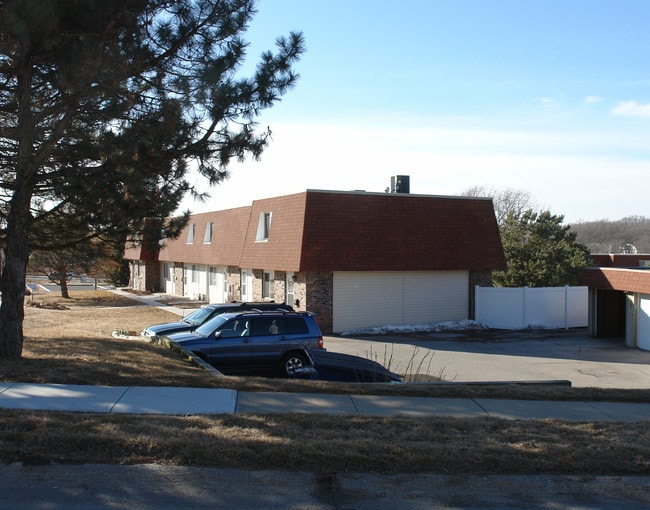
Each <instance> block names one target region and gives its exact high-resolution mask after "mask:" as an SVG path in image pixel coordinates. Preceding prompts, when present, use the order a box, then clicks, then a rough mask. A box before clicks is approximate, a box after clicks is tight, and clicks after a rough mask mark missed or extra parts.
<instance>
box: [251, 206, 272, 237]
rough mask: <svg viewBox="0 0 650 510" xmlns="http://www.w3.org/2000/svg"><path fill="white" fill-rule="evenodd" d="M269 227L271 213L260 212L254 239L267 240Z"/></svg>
mask: <svg viewBox="0 0 650 510" xmlns="http://www.w3.org/2000/svg"><path fill="white" fill-rule="evenodd" d="M270 229H271V213H270V212H261V213H260V218H259V220H258V222H257V236H256V237H255V240H256V241H268V240H269V230H270Z"/></svg>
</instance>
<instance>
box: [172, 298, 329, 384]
mask: <svg viewBox="0 0 650 510" xmlns="http://www.w3.org/2000/svg"><path fill="white" fill-rule="evenodd" d="M167 338H169V339H170V340H172V341H173V342H176V343H177V344H179V345H181V346H183V347H185V348H186V349H188V350H190V351H192V352H193V353H194V354H196V355H197V356H198V357H200V358H201V359H203V360H205V361H206V362H208V363H210V364H211V365H212V366H214V367H216V368H217V369H219V370H220V371H222V372H224V373H226V374H229V373H241V372H251V371H279V372H280V373H281V374H283V375H285V376H289V375H291V374H292V373H293V371H294V370H295V369H296V368H301V367H307V366H310V365H311V362H310V357H309V354H308V351H309V350H314V349H323V335H322V334H321V331H320V329H319V327H318V325H317V324H316V321H315V320H314V314H312V313H309V312H289V311H268V312H263V311H257V310H255V311H253V310H251V311H246V312H240V313H223V314H220V315H218V316H216V317H214V318H213V319H211V320H209V321H208V322H206V323H204V324H202V325H200V326H199V327H197V328H196V329H195V330H193V331H190V332H185V333H176V334H172V335H167Z"/></svg>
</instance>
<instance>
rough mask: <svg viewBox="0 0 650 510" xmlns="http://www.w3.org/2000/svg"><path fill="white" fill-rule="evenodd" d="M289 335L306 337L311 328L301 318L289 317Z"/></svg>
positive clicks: (287, 322)
mask: <svg viewBox="0 0 650 510" xmlns="http://www.w3.org/2000/svg"><path fill="white" fill-rule="evenodd" d="M286 327H287V333H289V334H290V335H306V334H307V333H309V326H307V323H306V322H305V319H301V318H300V317H287V318H286Z"/></svg>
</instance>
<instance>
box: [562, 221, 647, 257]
mask: <svg viewBox="0 0 650 510" xmlns="http://www.w3.org/2000/svg"><path fill="white" fill-rule="evenodd" d="M571 231H573V232H575V233H576V235H577V240H578V242H580V243H582V244H584V245H585V246H586V247H587V248H588V249H589V251H590V252H591V253H650V218H645V217H643V216H627V217H625V218H622V219H620V220H614V221H610V220H598V221H584V222H579V223H573V224H571Z"/></svg>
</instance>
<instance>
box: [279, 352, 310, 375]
mask: <svg viewBox="0 0 650 510" xmlns="http://www.w3.org/2000/svg"><path fill="white" fill-rule="evenodd" d="M306 366H307V357H306V356H305V355H304V354H303V353H301V352H297V351H294V352H289V353H287V354H285V355H284V357H283V358H282V365H281V368H282V374H283V375H285V376H289V375H291V370H295V369H296V368H302V367H306Z"/></svg>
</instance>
